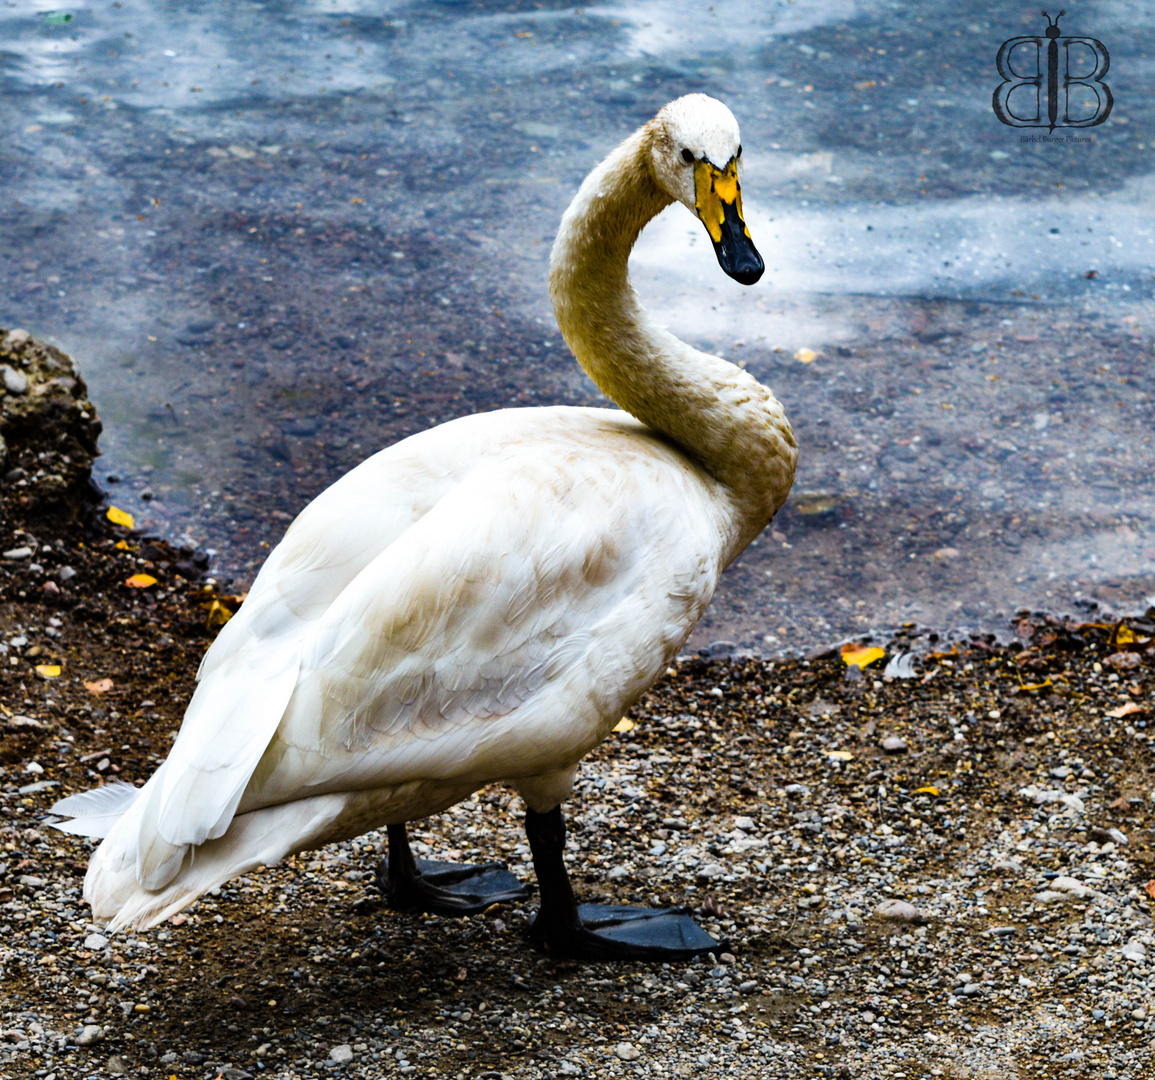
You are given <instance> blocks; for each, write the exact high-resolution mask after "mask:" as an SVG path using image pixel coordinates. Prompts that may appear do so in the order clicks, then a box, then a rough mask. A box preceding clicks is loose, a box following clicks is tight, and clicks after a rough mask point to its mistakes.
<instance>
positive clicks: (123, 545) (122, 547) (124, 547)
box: [116, 540, 132, 551]
mask: <svg viewBox="0 0 1155 1080" xmlns="http://www.w3.org/2000/svg"><path fill="white" fill-rule="evenodd" d="M116 549H117V551H131V550H132V548H130V547H129V546H128V541H127V540H117V542H116Z"/></svg>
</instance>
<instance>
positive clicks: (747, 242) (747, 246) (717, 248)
mask: <svg viewBox="0 0 1155 1080" xmlns="http://www.w3.org/2000/svg"><path fill="white" fill-rule="evenodd" d="M724 213H725V218H724V220H723V222H722V235H721V236H720V237H719V238H718V239H717V240H715V241H714V253H715V254H716V255H717V256H718V265H719V266H720V267H721V268H722V269H723V270H725V271H726V273H727V274H729V275H730V277H732V278H733V279H734V280H735V281H737V282H740V283H741V284H742V285H753V284H754V282H756V281H757V280H758V279H759V278H760V277H761V276H762V273H763V271H764V270H765V269H766V265H765V263H763V262H762V256H761V255H759V254H758V249H757V248H756V247H755V246H754V243H753V241H752V240H751V239H750V237H749V235H748V234H747V232H746V225H745V223H744V222H743V221H742V218H741V217H740V216H739V215H738V209H737V207H736V206H734V205H733V204H732V203H726V204H725V209H724Z"/></svg>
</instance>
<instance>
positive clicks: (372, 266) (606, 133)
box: [0, 0, 1155, 650]
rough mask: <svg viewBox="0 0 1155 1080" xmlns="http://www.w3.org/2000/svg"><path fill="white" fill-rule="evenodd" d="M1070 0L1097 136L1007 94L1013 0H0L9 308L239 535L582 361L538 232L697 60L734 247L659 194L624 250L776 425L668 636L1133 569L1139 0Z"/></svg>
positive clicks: (542, 397) (116, 470)
mask: <svg viewBox="0 0 1155 1080" xmlns="http://www.w3.org/2000/svg"><path fill="white" fill-rule="evenodd" d="M69 16H70V17H69ZM1064 20H1065V21H1064V23H1063V29H1064V32H1066V33H1071V34H1090V35H1094V36H1096V37H1098V38H1099V39H1101V40H1102V41H1103V42H1104V43H1105V44H1106V45H1107V47H1108V48H1109V49H1110V50H1111V55H1112V67H1111V73H1110V76H1109V77H1108V81H1109V82H1110V83H1111V87H1112V90H1113V92H1114V96H1115V101H1116V106H1115V110H1114V113H1113V114H1112V116H1111V118H1110V119H1109V120H1108V121H1107V122H1106V123H1105V124H1103V125H1102V126H1100V127H1096V128H1093V129H1086V130H1083V131H1080V132H1078V133H1077V134H1078V136H1079V137H1080V138H1084V137H1086V138H1089V139H1090V141H1088V142H1079V143H1068V142H1061V143H1023V142H1021V141H1020V135H1021V133H1020V132H1019V131H1016V130H1013V129H1011V128H1008V127H1005V126H1003V125H1001V124H1000V123H998V122H997V120H996V119H995V117H994V115H993V113H992V111H991V108H990V96H991V92H992V90H993V89H994V86H995V84H996V83H997V82H998V77H997V76H996V75H995V73H994V54H995V52H996V51H997V49H998V45H999V43H1000V42H1001V41H1002V40H1003V39H1005V38H1007V37H1010V36H1013V35H1016V34H1037V33H1039V32H1040V26H1041V24H1042V20H1041V18H1040V17H1039V16H1038V15H1037V14H1035V13H1033V12H1023V13H1021V14H1020V13H1007V14H1003V13H1001V12H1000V13H998V14H995V13H992V11H991V10H990V5H979V4H974V3H963V4H958V5H952V6H951V8H950V9H949V10H943V9H942V8H941V7H939V6H936V5H931V4H929V3H910V4H897V3H896V4H886V5H874V4H870V5H868V4H858V3H851V2H837V0H829V2H825V3H802V2H799V3H785V2H784V3H775V4H764V5H748V4H741V3H737V2H721V3H715V4H713V5H711V6H709V7H708V8H703V7H700V6H688V5H683V4H676V3H670V2H664V0H647V2H643V3H634V4H628V5H627V4H620V5H608V6H594V7H587V8H583V9H580V10H579V9H576V8H574V7H572V6H568V5H567V6H563V5H558V4H549V3H521V4H506V3H503V4H495V3H493V4H491V3H485V2H473V3H467V2H460V3H451V2H445V3H421V4H416V3H414V4H401V3H393V4H389V3H368V2H365V3H356V2H349V0H335V2H332V3H330V2H327V0H316V2H312V3H304V2H301V3H264V4H260V3H244V2H239V3H231V4H228V5H224V4H218V3H191V4H190V3H184V2H182V3H176V2H173V3H161V2H156V0H153V2H144V0H121V2H120V3H119V4H105V3H102V4H100V5H82V4H72V5H70V6H68V7H67V8H64V7H59V6H57V5H56V4H54V3H47V2H45V3H38V2H18V3H8V4H5V5H3V6H0V43H2V44H0V74H2V77H3V80H4V91H5V92H4V94H3V96H2V98H0V122H2V123H3V131H4V133H5V134H4V137H3V138H2V139H0V176H2V184H3V187H2V194H0V230H2V235H3V238H4V258H3V259H0V297H2V299H0V324H2V325H22V326H25V327H27V328H28V329H30V330H32V331H33V332H34V333H36V334H38V335H41V336H43V337H46V338H48V339H50V340H53V341H55V342H57V343H58V344H60V345H61V346H62V347H64V348H66V349H68V350H69V351H70V352H72V353H73V354H74V355H76V356H77V357H78V358H79V359H80V360H81V362H82V364H83V367H84V370H85V372H86V374H87V376H88V378H89V382H90V384H91V390H92V395H93V397H94V399H95V400H96V402H97V404H98V406H99V408H100V411H101V414H102V416H103V417H104V418H105V421H106V425H107V429H108V430H107V435H106V437H105V440H104V446H105V458H104V460H103V462H102V463H101V469H100V471H99V475H100V477H101V478H102V481H104V482H106V483H107V486H108V488H109V491H110V493H111V497H112V498H113V500H114V501H115V502H116V503H117V504H118V505H123V506H125V507H126V508H128V509H130V510H132V511H134V512H135V513H137V515H138V516H139V517H140V518H141V519H144V520H146V521H148V522H149V523H150V524H151V526H152V527H154V528H156V529H158V530H160V531H163V532H165V533H167V534H168V535H171V536H173V537H177V538H180V537H187V538H188V539H189V540H191V541H196V542H198V543H204V544H207V545H209V546H211V547H213V548H215V549H216V550H217V551H218V553H219V554H218V564H220V565H222V566H223V567H224V568H226V569H228V570H230V571H231V572H235V573H238V574H239V575H241V576H242V577H243V576H248V575H251V573H252V572H253V568H254V566H255V565H256V564H257V563H258V562H259V560H260V558H261V557H262V553H263V551H264V550H265V549H264V547H263V545H267V544H268V543H271V542H275V540H276V538H277V537H278V536H279V534H280V532H281V531H282V530H283V528H284V524H285V523H286V522H287V521H288V520H289V519H291V517H292V515H293V514H294V513H295V512H296V510H298V509H299V508H300V506H301V505H302V504H303V503H304V502H305V501H306V500H307V499H308V498H309V497H311V496H312V495H313V494H315V493H316V492H317V491H319V490H320V489H321V488H323V487H324V486H326V485H327V484H328V483H330V482H331V481H332V480H333V479H334V478H335V477H336V476H338V475H340V473H341V472H343V471H344V470H345V469H347V468H349V467H350V466H351V465H353V464H355V463H356V462H357V461H358V460H360V458H361V457H363V456H364V455H365V454H367V453H369V452H371V451H372V450H374V449H376V448H378V447H380V446H382V445H386V444H388V443H389V442H392V441H394V440H396V439H397V438H399V437H402V436H403V435H405V434H408V433H410V432H412V431H415V430H419V429H421V428H423V427H425V426H428V425H429V424H430V423H434V422H437V421H440V420H443V419H447V418H449V417H452V416H456V415H461V414H462V413H466V412H470V411H474V410H476V409H482V408H493V407H498V406H501V405H508V404H527V403H528V404H545V403H553V402H571V403H586V402H592V401H597V400H598V396H597V393H596V391H595V389H594V388H593V387H592V385H591V384H590V383H589V382H588V380H586V379H585V377H584V375H582V373H581V372H580V371H579V370H578V369H577V368H576V366H575V365H573V364H572V362H570V361H569V360H568V359H567V356H566V353H565V350H564V347H563V346H562V345H561V342H560V340H559V339H558V335H557V333H556V328H555V327H554V325H553V321H552V314H551V312H550V309H549V305H548V298H547V294H546V288H545V269H546V263H547V258H548V250H549V244H550V242H551V240H552V236H553V231H554V229H555V227H556V223H557V220H558V218H559V217H560V214H561V212H562V210H563V209H564V207H565V205H566V202H567V201H568V199H569V198H570V197H571V195H572V193H573V192H574V191H575V190H576V187H577V184H578V183H579V182H580V180H581V178H582V176H583V175H584V174H585V172H587V171H588V169H589V168H590V167H591V166H592V165H593V164H595V163H596V162H597V160H598V159H599V158H600V157H601V156H602V155H603V154H604V153H605V152H606V151H607V150H608V149H609V148H610V147H611V146H612V145H613V144H614V143H615V142H616V141H617V140H618V139H620V138H621V137H622V136H624V135H625V134H627V133H628V132H629V131H630V130H632V129H633V128H634V127H636V126H637V125H638V124H639V123H641V122H643V121H644V120H645V119H647V118H648V117H649V116H651V115H652V114H653V112H654V111H655V109H656V108H657V107H658V106H660V105H661V104H662V103H663V102H664V101H666V100H668V99H670V98H672V97H675V96H677V95H678V94H681V93H685V92H688V91H692V90H702V91H706V92H709V93H712V94H715V95H717V96H719V97H721V98H723V99H724V100H725V101H726V102H727V103H728V104H730V106H731V107H732V109H733V110H734V112H735V114H736V115H737V116H738V118H739V121H740V123H741V125H742V130H743V141H744V145H745V153H744V160H745V162H746V173H745V178H744V188H743V194H744V201H745V205H746V208H747V211H748V216H749V218H750V225H751V230H752V232H753V234H754V236H755V239H756V240H757V242H758V243H759V246H760V247H761V249H762V251H763V254H764V256H765V257H766V261H767V268H768V270H767V274H766V277H765V278H764V279H763V281H762V282H761V283H760V284H759V285H758V286H756V287H754V288H752V289H743V288H742V287H741V286H738V285H736V284H734V283H733V282H731V281H729V280H728V279H726V278H725V277H724V276H723V275H722V274H721V272H720V271H719V269H718V268H717V265H716V263H715V261H714V258H713V255H712V252H711V250H710V247H709V245H708V244H707V243H706V241H705V238H704V236H703V235H702V234H701V230H700V226H697V225H696V223H695V222H693V221H692V220H691V219H690V218H689V217H688V215H687V214H686V213H685V212H684V211H683V210H681V208H677V207H675V208H673V209H671V210H670V211H667V213H666V214H664V215H662V217H661V218H660V219H659V220H658V221H657V222H655V223H654V224H653V225H652V226H651V227H650V229H648V230H647V232H646V233H645V234H644V236H643V238H642V240H641V243H640V244H639V247H638V250H637V252H636V254H635V258H634V263H633V266H634V274H635V278H636V280H637V283H638V287H639V289H640V291H641V292H642V293H643V295H644V296H645V297H646V298H647V302H648V303H649V304H650V306H651V307H652V308H653V309H654V310H655V311H656V312H658V313H659V314H660V316H661V317H662V318H663V319H664V320H665V321H667V322H668V323H669V324H670V325H671V327H672V328H673V329H674V330H675V331H676V332H677V333H679V334H680V335H682V336H684V337H685V338H687V339H688V340H691V341H693V342H694V343H696V344H698V345H700V346H704V347H707V348H710V349H713V350H715V351H718V352H721V353H723V354H724V355H726V356H727V357H729V358H731V359H734V360H736V361H741V362H743V363H745V364H746V365H747V367H748V368H749V369H750V370H751V371H753V372H755V373H756V374H757V375H758V376H759V377H760V378H762V379H764V380H765V381H767V382H768V383H770V384H771V385H772V386H773V387H774V388H775V391H776V392H777V393H778V395H779V397H780V398H781V399H782V400H783V402H784V403H785V404H786V406H787V408H788V411H789V413H790V415H791V417H792V419H793V421H794V424H795V428H796V431H797V433H798V436H799V441H800V444H801V447H802V454H803V456H802V464H801V468H800V473H799V478H798V483H797V486H796V489H795V495H794V496H793V497H792V499H791V501H790V503H789V504H788V505H787V507H786V509H785V510H784V511H783V513H782V514H781V515H780V517H779V519H778V520H777V521H776V522H775V525H774V528H773V530H772V531H771V532H769V533H767V534H766V535H765V536H764V537H763V538H762V539H761V540H760V541H759V543H758V545H757V546H756V547H754V548H752V549H751V550H750V551H749V552H747V554H746V555H745V556H743V558H742V559H741V560H740V563H739V565H738V566H737V567H735V568H734V569H733V570H732V571H731V573H730V574H729V575H727V579H726V583H725V585H724V586H723V589H722V591H721V593H720V594H719V596H718V598H717V600H716V602H715V604H714V605H713V607H712V608H711V611H710V613H709V615H708V616H707V619H706V621H705V623H704V625H703V627H702V628H701V629H700V630H699V631H698V632H697V633H696V635H695V639H694V641H695V643H696V644H705V643H707V642H709V641H711V640H714V639H718V638H726V639H730V640H734V641H737V642H739V643H743V644H747V645H750V646H753V647H757V648H763V649H769V650H776V649H780V648H788V647H800V646H806V645H810V644H813V643H814V642H816V641H826V640H830V639H832V638H835V637H838V636H841V635H845V634H849V633H854V632H859V631H863V630H867V629H870V628H876V627H882V626H888V625H894V624H895V623H898V622H903V621H917V622H922V623H927V624H930V625H932V626H935V627H937V628H946V627H950V626H958V625H966V626H971V627H981V628H997V627H999V626H1000V625H1001V624H1002V621H1003V618H1004V616H1005V614H1006V613H1007V612H1009V611H1013V610H1014V609H1016V608H1018V607H1020V606H1030V607H1046V608H1051V609H1063V610H1065V609H1070V608H1072V607H1073V606H1076V605H1078V604H1080V603H1085V602H1090V601H1099V602H1104V603H1107V604H1109V605H1111V606H1112V607H1113V608H1116V609H1130V608H1137V607H1142V606H1144V605H1145V604H1146V603H1147V602H1149V601H1148V599H1147V598H1148V597H1149V596H1151V595H1152V594H1155V524H1153V523H1155V481H1153V480H1152V463H1153V450H1152V445H1151V441H1150V440H1151V438H1152V432H1153V431H1155V423H1153V422H1152V421H1153V417H1155V397H1153V394H1155V376H1153V374H1152V361H1153V359H1155V357H1153V352H1152V339H1153V335H1152V326H1153V316H1155V310H1153V309H1155V304H1153V299H1152V297H1153V289H1155V210H1153V207H1155V198H1153V196H1155V179H1153V177H1152V169H1153V167H1155V131H1153V128H1152V106H1151V101H1152V90H1153V86H1152V82H1153V79H1152V70H1153V67H1152V58H1151V55H1150V50H1149V45H1148V43H1149V42H1150V40H1151V34H1150V31H1151V28H1152V27H1151V24H1152V22H1153V21H1155V12H1153V10H1152V9H1149V8H1144V7H1142V6H1140V7H1138V8H1136V7H1134V6H1127V7H1124V6H1123V5H1121V4H1097V5H1086V6H1081V7H1080V8H1079V9H1078V11H1077V12H1073V13H1071V14H1070V15H1068V16H1065V17H1064ZM1056 134H1062V132H1057V133H1056ZM800 350H810V351H812V352H813V353H816V354H817V357H816V358H815V359H813V361H812V362H810V363H804V362H802V361H801V360H799V359H796V354H799V353H800ZM801 355H802V356H809V353H805V352H802V353H801ZM109 476H112V477H116V478H117V479H116V480H115V481H112V480H105V478H107V477H109Z"/></svg>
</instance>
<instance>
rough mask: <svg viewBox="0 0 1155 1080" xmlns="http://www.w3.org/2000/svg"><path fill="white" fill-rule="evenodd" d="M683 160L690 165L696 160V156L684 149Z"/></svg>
mask: <svg viewBox="0 0 1155 1080" xmlns="http://www.w3.org/2000/svg"><path fill="white" fill-rule="evenodd" d="M682 160H683V161H684V162H685V163H686V164H687V165H689V164H690V162H692V161H693V160H694V155H693V154H692V153H691V152H690V151H689V150H687V149H685V148H684V147H683V148H682Z"/></svg>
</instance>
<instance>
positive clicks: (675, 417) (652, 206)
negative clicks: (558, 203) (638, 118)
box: [550, 125, 797, 554]
mask: <svg viewBox="0 0 1155 1080" xmlns="http://www.w3.org/2000/svg"><path fill="white" fill-rule="evenodd" d="M654 137H655V134H654V131H653V129H652V127H651V125H647V126H646V127H644V128H642V129H641V130H639V131H638V132H636V133H635V134H634V135H632V136H631V137H630V138H628V139H626V141H625V142H623V143H622V144H621V145H620V146H619V147H618V148H617V149H616V150H614V151H613V153H611V154H610V156H609V157H608V158H607V159H606V160H605V161H604V162H603V163H602V164H601V165H600V166H598V167H597V168H596V169H595V170H594V171H593V172H592V173H590V175H589V176H588V177H587V178H586V180H585V182H584V183H583V184H582V186H581V188H580V189H579V191H578V194H577V195H576V196H575V198H574V201H573V202H572V203H571V204H570V207H569V209H568V210H567V211H566V213H565V215H564V216H563V218H562V223H561V227H560V229H559V231H558V237H557V241H556V242H555V244H554V247H553V252H552V255H551V258H550V293H551V295H552V298H553V303H554V311H555V314H556V315H557V320H558V325H559V327H560V328H561V332H562V336H563V337H564V338H565V341H566V344H567V345H569V347H570V349H571V350H572V351H573V353H574V356H575V357H576V358H577V360H578V362H579V363H580V364H581V366H582V367H583V368H584V369H585V371H586V373H587V374H588V375H589V376H590V378H591V379H593V381H594V382H595V383H596V384H597V386H598V388H599V389H600V390H601V391H602V392H603V393H604V394H605V395H606V396H607V397H609V398H610V399H612V400H613V401H614V402H616V403H617V404H618V405H619V406H620V407H621V408H623V409H625V410H626V411H627V412H629V413H631V414H632V415H633V416H635V417H636V418H637V419H638V420H640V421H641V422H642V423H643V424H646V425H648V426H649V427H651V428H654V429H656V430H657V431H660V432H662V433H663V434H664V435H666V436H668V437H669V438H671V439H672V440H674V441H675V442H676V443H677V444H678V445H679V446H680V447H681V448H682V449H683V450H684V451H685V452H686V453H687V454H688V455H689V456H690V457H691V458H693V459H694V460H695V461H696V462H697V463H698V464H699V465H701V466H702V467H703V468H704V469H705V470H706V471H707V472H708V473H709V474H710V475H711V476H712V477H713V478H714V479H715V480H716V481H718V482H719V483H720V484H721V485H722V486H723V487H724V488H725V489H726V493H727V494H728V495H729V496H730V497H731V501H732V502H733V503H734V505H735V506H736V507H737V510H738V523H737V529H738V533H739V535H740V538H741V539H740V541H739V543H740V546H739V547H738V548H737V550H739V551H740V550H741V548H743V547H745V545H746V543H748V542H749V540H750V539H752V538H753V537H754V536H755V535H757V533H758V532H760V531H761V530H762V529H763V528H764V527H765V526H766V524H767V523H768V522H769V521H770V519H771V518H772V517H773V515H774V513H775V512H776V511H777V509H778V507H779V506H781V504H782V502H784V501H785V498H786V495H787V494H788V492H789V490H790V485H791V483H792V482H793V476H794V466H795V461H796V457H797V451H796V447H795V443H794V437H793V433H792V432H791V430H790V425H789V422H788V421H787V420H786V417H785V415H784V413H783V411H782V407H781V405H780V404H779V403H778V401H777V400H776V399H775V397H774V395H773V394H772V393H771V392H770V391H769V390H768V389H767V388H766V387H764V386H762V385H761V384H760V383H758V382H757V381H756V380H755V379H754V378H753V377H752V376H750V375H749V374H747V373H746V372H745V371H743V370H741V369H740V368H738V367H736V366H735V365H733V364H730V363H728V362H727V361H725V360H723V359H721V358H720V357H717V356H711V355H709V354H707V353H702V352H699V351H698V350H696V349H694V348H692V347H691V346H689V345H687V344H686V343H685V342H683V341H680V340H679V339H678V338H676V337H674V335H672V334H670V333H669V332H668V331H666V330H665V329H663V328H662V327H660V326H658V325H657V324H656V323H655V322H654V321H653V320H652V319H651V318H650V316H649V315H648V313H647V312H646V310H645V309H644V308H643V307H642V305H641V303H640V301H639V299H638V296H637V293H636V292H635V291H634V288H633V286H632V285H631V283H630V279H629V272H628V263H629V256H630V250H631V249H632V248H633V246H634V242H635V241H636V240H637V238H638V235H639V233H640V232H641V230H642V228H643V227H644V226H645V225H646V223H647V222H648V221H649V220H650V219H651V218H653V217H654V216H656V215H657V214H658V213H660V212H661V211H662V210H663V209H665V207H667V206H668V205H669V204H670V203H671V202H673V199H672V198H670V196H669V195H667V194H666V193H665V192H664V191H663V190H662V189H661V188H660V187H659V185H658V183H657V181H656V180H655V178H654V174H653V168H652V165H651V160H652V156H651V155H652V148H653V139H654ZM735 554H736V552H735Z"/></svg>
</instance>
